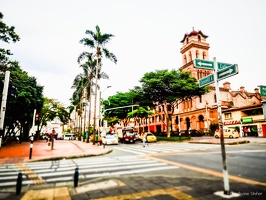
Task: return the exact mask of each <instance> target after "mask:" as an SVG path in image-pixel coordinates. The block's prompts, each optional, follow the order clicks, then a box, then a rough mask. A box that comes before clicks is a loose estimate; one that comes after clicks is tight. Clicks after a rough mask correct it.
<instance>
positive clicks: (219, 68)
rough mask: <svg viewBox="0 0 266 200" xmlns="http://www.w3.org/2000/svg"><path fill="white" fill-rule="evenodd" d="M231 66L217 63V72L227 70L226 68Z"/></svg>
mask: <svg viewBox="0 0 266 200" xmlns="http://www.w3.org/2000/svg"><path fill="white" fill-rule="evenodd" d="M231 65H233V64H229V63H222V62H217V68H218V70H221V69H224V68H227V67H229V66H231Z"/></svg>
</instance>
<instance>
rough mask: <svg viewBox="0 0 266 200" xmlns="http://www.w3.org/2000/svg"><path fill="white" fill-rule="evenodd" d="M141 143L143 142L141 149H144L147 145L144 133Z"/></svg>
mask: <svg viewBox="0 0 266 200" xmlns="http://www.w3.org/2000/svg"><path fill="white" fill-rule="evenodd" d="M142 141H143V147H146V146H147V145H148V144H147V134H146V133H144V135H143V139H142Z"/></svg>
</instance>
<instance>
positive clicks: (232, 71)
mask: <svg viewBox="0 0 266 200" xmlns="http://www.w3.org/2000/svg"><path fill="white" fill-rule="evenodd" d="M236 74H238V65H237V64H233V65H230V66H229V67H227V68H224V69H221V70H220V71H218V72H217V79H218V81H219V80H222V79H225V78H228V77H230V76H234V75H236ZM212 83H214V74H210V75H208V76H205V77H204V78H201V79H199V87H203V86H206V85H210V84H212Z"/></svg>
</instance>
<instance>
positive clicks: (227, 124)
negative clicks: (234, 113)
mask: <svg viewBox="0 0 266 200" xmlns="http://www.w3.org/2000/svg"><path fill="white" fill-rule="evenodd" d="M223 127H224V128H234V129H235V130H237V131H238V132H239V134H240V137H243V134H242V132H241V131H240V130H241V121H240V120H225V121H224V123H223Z"/></svg>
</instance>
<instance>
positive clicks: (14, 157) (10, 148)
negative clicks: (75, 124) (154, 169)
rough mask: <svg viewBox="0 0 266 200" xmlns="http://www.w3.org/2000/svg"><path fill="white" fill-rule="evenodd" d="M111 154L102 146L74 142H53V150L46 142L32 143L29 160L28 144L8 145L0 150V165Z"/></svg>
mask: <svg viewBox="0 0 266 200" xmlns="http://www.w3.org/2000/svg"><path fill="white" fill-rule="evenodd" d="M109 152H111V150H108V149H107V148H104V147H103V146H97V145H93V143H92V142H90V143H86V142H82V141H76V140H69V141H68V140H55V142H54V149H53V150H51V146H48V143H47V142H46V140H39V141H34V142H33V147H32V155H31V159H30V142H22V143H21V144H19V143H15V142H14V143H12V144H8V145H7V146H2V147H1V150H0V164H9V163H22V162H32V161H41V160H56V159H62V158H67V157H68V158H75V157H85V156H87V157H88V156H96V155H102V154H106V153H109Z"/></svg>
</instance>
